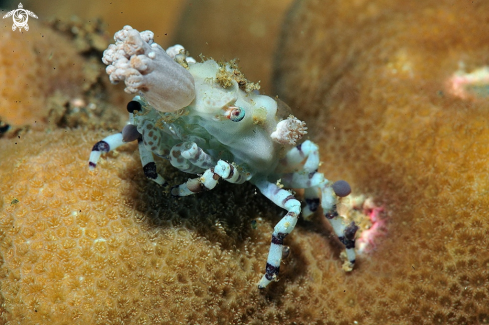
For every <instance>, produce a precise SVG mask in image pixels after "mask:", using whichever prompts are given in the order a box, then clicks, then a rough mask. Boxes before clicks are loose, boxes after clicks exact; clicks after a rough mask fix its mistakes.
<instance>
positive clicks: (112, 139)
mask: <svg viewBox="0 0 489 325" xmlns="http://www.w3.org/2000/svg"><path fill="white" fill-rule="evenodd" d="M124 143H125V142H124V141H123V139H122V133H116V134H112V135H109V136H108V137H106V138H104V139H103V140H101V141H99V142H97V143H96V144H95V145H94V146H93V148H92V152H91V153H90V158H89V160H88V168H89V169H90V170H94V169H95V167H97V162H98V160H99V159H100V156H101V155H102V154H103V153H107V152H109V151H111V150H114V149H115V148H117V147H120V146H121V145H123V144H124Z"/></svg>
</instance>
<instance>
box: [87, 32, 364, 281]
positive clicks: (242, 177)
mask: <svg viewBox="0 0 489 325" xmlns="http://www.w3.org/2000/svg"><path fill="white" fill-rule="evenodd" d="M153 36H154V34H153V32H151V31H144V32H141V33H139V32H138V31H137V30H135V29H133V28H132V27H130V26H125V27H124V28H123V29H122V30H120V31H119V32H117V33H116V34H115V36H114V39H115V41H116V43H115V44H111V45H110V46H109V47H108V49H107V50H106V51H105V52H104V56H103V59H102V60H103V62H104V63H105V64H107V73H108V74H109V76H110V80H111V82H112V83H118V82H119V81H125V84H126V88H125V91H126V92H128V93H132V94H138V95H137V96H135V97H134V99H133V100H132V101H131V102H129V104H128V105H127V110H128V111H129V124H127V125H126V126H125V127H124V129H123V130H122V132H121V133H117V134H113V135H110V136H108V137H106V138H105V139H103V140H102V141H99V142H98V143H96V144H95V145H94V147H93V149H92V152H91V155H90V160H89V167H90V169H94V168H95V167H96V166H97V162H98V160H99V158H100V155H101V154H102V153H107V152H109V151H110V150H114V149H115V148H117V147H119V146H121V145H123V144H125V143H127V142H130V141H134V140H137V141H138V145H139V152H140V158H141V163H142V166H143V171H144V174H145V175H146V176H147V177H148V178H149V179H151V180H153V181H154V182H156V183H158V184H160V185H163V186H167V185H168V183H167V181H166V180H165V179H164V178H163V177H162V176H161V175H159V174H158V173H157V170H156V164H155V162H154V158H153V154H154V155H157V156H159V157H162V158H165V159H168V160H169V161H170V163H171V164H172V165H173V166H174V167H176V168H178V169H179V170H181V171H183V172H187V173H190V174H195V175H198V176H197V177H196V178H192V179H189V180H188V181H187V182H186V183H184V184H181V185H178V186H175V187H173V188H172V189H171V194H172V195H173V196H187V195H192V194H195V193H198V192H201V191H204V190H211V189H213V188H214V187H215V186H216V185H217V182H218V180H219V179H223V180H225V181H227V182H230V183H235V184H242V183H244V182H246V181H250V182H251V183H252V184H254V185H255V186H256V187H257V188H258V189H259V190H260V192H261V193H262V194H263V195H265V196H266V197H267V198H269V199H270V200H271V201H272V202H274V203H275V204H277V205H278V206H280V207H282V208H284V209H285V210H287V214H286V215H285V216H284V217H283V218H282V219H281V220H280V222H279V223H278V224H277V225H276V226H275V228H274V231H273V234H272V242H271V245H270V251H269V254H268V259H267V263H266V271H265V275H263V277H262V278H261V280H260V281H259V283H258V287H259V288H265V287H266V286H267V285H268V284H269V283H270V282H271V281H277V276H278V273H279V269H280V262H281V260H282V256H283V255H284V254H285V255H286V252H287V248H285V247H284V245H283V243H284V238H285V237H286V236H287V235H288V234H289V233H290V232H291V231H292V230H293V229H294V227H295V225H296V223H297V218H298V217H299V214H300V213H301V203H300V202H299V201H298V200H297V199H296V198H295V197H294V195H292V194H291V192H289V191H287V190H285V189H283V188H282V187H283V186H285V187H288V188H303V189H304V197H305V201H306V206H305V208H304V209H303V211H302V214H303V216H304V218H308V217H310V216H311V214H312V213H313V212H314V211H316V210H317V209H318V207H319V205H320V204H321V206H322V208H323V211H324V215H325V216H326V218H327V219H328V220H329V222H330V223H331V225H332V227H333V229H334V231H335V233H336V235H337V236H338V238H339V240H340V241H341V242H342V243H343V244H344V245H345V247H346V254H347V259H348V261H347V262H346V263H348V264H349V267H350V269H351V268H352V267H353V265H354V263H355V233H356V231H357V229H358V227H357V226H356V224H355V223H354V222H351V223H348V222H345V221H344V218H342V217H341V216H340V215H339V214H338V212H337V210H336V204H337V202H338V200H339V199H340V198H342V197H345V196H348V195H349V194H350V191H351V190H350V186H349V184H348V183H347V182H345V181H337V182H335V183H333V182H330V181H329V180H327V179H325V178H324V175H323V174H321V173H318V172H317V170H318V166H319V153H318V147H317V145H316V144H314V143H313V142H311V141H309V140H306V141H304V142H302V143H301V142H300V139H301V138H302V137H303V136H304V135H305V134H306V133H307V132H306V126H305V123H304V122H302V121H300V120H298V119H297V118H295V117H294V116H292V115H291V114H290V109H289V108H288V106H287V105H285V104H284V103H282V102H280V101H279V100H275V99H273V98H271V97H268V96H264V95H260V94H259V93H258V91H257V89H258V88H259V86H258V85H257V84H254V83H251V82H249V81H248V80H246V79H245V78H244V76H243V75H242V74H241V72H240V71H239V70H238V69H237V66H236V64H235V63H234V62H232V61H231V62H229V63H217V62H216V61H214V60H206V61H204V62H202V63H196V61H195V60H194V59H193V58H191V57H189V56H188V54H187V53H186V51H185V49H184V48H183V47H182V46H180V45H176V46H173V47H171V48H169V49H168V50H167V51H165V50H164V49H162V48H161V47H160V46H159V45H158V44H156V43H154V42H153Z"/></svg>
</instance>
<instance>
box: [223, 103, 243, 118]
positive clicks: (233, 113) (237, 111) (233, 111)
mask: <svg viewBox="0 0 489 325" xmlns="http://www.w3.org/2000/svg"><path fill="white" fill-rule="evenodd" d="M225 115H226V117H227V118H228V119H230V120H231V121H233V122H239V121H241V120H242V119H243V118H244V117H245V110H244V109H242V108H241V107H238V106H231V107H229V108H228V109H227V110H226V113H225Z"/></svg>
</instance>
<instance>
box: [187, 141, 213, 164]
mask: <svg viewBox="0 0 489 325" xmlns="http://www.w3.org/2000/svg"><path fill="white" fill-rule="evenodd" d="M179 146H180V148H179V150H181V155H182V157H183V158H185V159H187V160H188V161H189V162H190V163H191V164H192V165H194V166H197V167H200V168H204V169H208V168H211V167H214V166H215V165H216V161H215V160H214V158H212V157H211V156H210V155H208V154H207V153H206V152H205V151H204V150H202V149H201V148H200V147H199V146H197V144H196V143H195V142H184V143H182V144H181V145H179Z"/></svg>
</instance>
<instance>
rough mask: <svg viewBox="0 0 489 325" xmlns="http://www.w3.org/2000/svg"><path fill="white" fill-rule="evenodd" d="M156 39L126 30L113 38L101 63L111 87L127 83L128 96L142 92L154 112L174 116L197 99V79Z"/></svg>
mask: <svg viewBox="0 0 489 325" xmlns="http://www.w3.org/2000/svg"><path fill="white" fill-rule="evenodd" d="M153 38H154V33H153V32H151V31H144V32H142V33H139V32H138V31H137V30H135V29H133V28H132V27H131V26H124V29H122V30H120V31H118V32H117V33H116V34H115V35H114V40H115V41H116V42H115V44H110V45H109V48H108V49H107V50H105V51H104V56H103V58H102V61H103V62H104V63H105V64H107V69H106V71H107V74H108V75H109V77H110V81H111V82H112V83H114V84H116V83H118V82H119V81H125V82H126V89H124V90H125V91H126V92H127V93H129V94H136V93H138V92H142V93H144V94H145V98H146V100H147V101H148V103H149V104H150V105H152V106H153V107H154V108H155V109H157V110H159V111H161V112H173V111H176V110H178V109H180V108H182V107H185V106H187V105H188V104H190V103H191V102H192V100H193V99H194V98H195V91H194V79H193V77H192V75H191V74H190V73H189V72H188V71H187V70H185V68H184V67H182V66H181V65H179V64H178V63H176V62H175V61H174V60H173V59H172V58H171V57H170V56H169V55H168V54H166V52H165V50H163V49H162V48H161V46H159V45H158V44H156V43H154V42H153Z"/></svg>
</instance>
